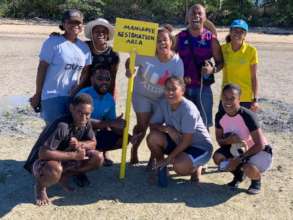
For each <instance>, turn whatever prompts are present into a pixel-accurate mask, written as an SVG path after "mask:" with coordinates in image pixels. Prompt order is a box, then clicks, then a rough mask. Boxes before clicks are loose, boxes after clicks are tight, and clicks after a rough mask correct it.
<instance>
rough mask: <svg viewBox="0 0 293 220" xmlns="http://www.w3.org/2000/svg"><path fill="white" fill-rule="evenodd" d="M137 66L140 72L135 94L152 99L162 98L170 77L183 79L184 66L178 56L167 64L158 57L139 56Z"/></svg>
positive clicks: (136, 79)
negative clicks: (166, 82)
mask: <svg viewBox="0 0 293 220" xmlns="http://www.w3.org/2000/svg"><path fill="white" fill-rule="evenodd" d="M135 65H136V66H138V72H137V75H136V77H135V80H134V93H138V94H140V95H143V96H145V97H148V98H150V99H154V100H155V99H158V98H161V97H162V96H163V94H164V84H165V81H166V79H167V78H168V77H170V76H173V75H175V76H179V77H182V78H183V74H184V66H183V62H182V60H181V58H180V57H179V56H178V54H175V55H174V56H173V58H172V59H171V60H169V61H168V62H166V63H162V62H160V60H159V59H158V58H157V57H147V56H139V55H138V56H137V57H136V61H135Z"/></svg>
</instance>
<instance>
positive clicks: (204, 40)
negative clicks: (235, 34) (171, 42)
mask: <svg viewBox="0 0 293 220" xmlns="http://www.w3.org/2000/svg"><path fill="white" fill-rule="evenodd" d="M213 39H216V36H215V35H213V34H212V32H210V31H209V30H207V29H204V30H203V32H202V33H201V35H199V36H197V37H193V36H192V35H191V34H190V33H189V31H188V30H183V31H181V32H180V33H179V34H178V36H177V52H178V54H179V56H180V58H181V59H182V61H183V64H184V77H186V76H187V77H190V78H191V84H189V85H187V87H188V88H190V87H194V86H195V87H198V86H200V79H201V74H200V72H201V67H202V66H203V65H204V62H205V60H209V59H210V58H212V56H213V55H212V40H213ZM192 51H193V52H192Z"/></svg>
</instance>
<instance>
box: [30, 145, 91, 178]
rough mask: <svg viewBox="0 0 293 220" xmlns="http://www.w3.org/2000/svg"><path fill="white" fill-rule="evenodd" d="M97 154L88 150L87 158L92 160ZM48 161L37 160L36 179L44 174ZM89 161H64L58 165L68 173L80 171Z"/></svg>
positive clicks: (34, 166)
mask: <svg viewBox="0 0 293 220" xmlns="http://www.w3.org/2000/svg"><path fill="white" fill-rule="evenodd" d="M94 152H96V151H95V150H87V152H86V156H88V157H89V158H91V156H92V155H93V153H94ZM47 162H48V161H47V160H39V159H37V160H36V161H35V162H34V163H33V166H32V173H33V175H34V176H35V177H38V176H40V174H41V173H42V169H43V168H44V167H45V165H46V164H47ZM85 162H87V160H64V161H58V163H59V164H60V165H61V166H62V172H67V171H75V170H77V169H79V168H80V167H81V166H82V165H83V164H84V163H85Z"/></svg>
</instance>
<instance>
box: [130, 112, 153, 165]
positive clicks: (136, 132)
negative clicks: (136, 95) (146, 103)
mask: <svg viewBox="0 0 293 220" xmlns="http://www.w3.org/2000/svg"><path fill="white" fill-rule="evenodd" d="M150 117H151V113H150V112H136V120H137V124H136V125H135V127H134V129H133V137H132V143H133V145H132V148H131V158H130V163H131V164H136V163H138V162H139V160H138V147H139V145H140V143H141V142H142V140H143V138H144V136H145V134H146V130H147V128H148V126H149V121H150Z"/></svg>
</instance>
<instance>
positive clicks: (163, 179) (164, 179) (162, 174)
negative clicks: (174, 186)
mask: <svg viewBox="0 0 293 220" xmlns="http://www.w3.org/2000/svg"><path fill="white" fill-rule="evenodd" d="M158 185H159V186H160V187H167V186H168V176H167V166H164V167H160V168H159V171H158Z"/></svg>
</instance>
